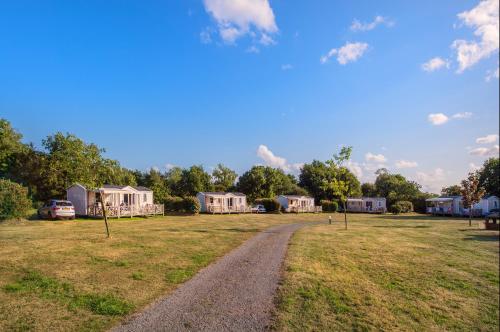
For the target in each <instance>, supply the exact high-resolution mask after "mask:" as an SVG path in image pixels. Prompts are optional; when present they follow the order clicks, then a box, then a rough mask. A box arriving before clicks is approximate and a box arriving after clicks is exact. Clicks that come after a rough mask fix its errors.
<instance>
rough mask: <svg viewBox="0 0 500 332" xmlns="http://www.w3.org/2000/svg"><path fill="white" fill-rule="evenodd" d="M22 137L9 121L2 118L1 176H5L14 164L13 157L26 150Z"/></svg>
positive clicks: (0, 121) (0, 137)
mask: <svg viewBox="0 0 500 332" xmlns="http://www.w3.org/2000/svg"><path fill="white" fill-rule="evenodd" d="M22 137H23V136H22V135H21V134H20V133H18V132H17V131H16V130H15V129H14V128H12V126H11V124H10V122H9V121H7V120H5V119H1V118H0V176H2V177H4V176H5V173H6V172H7V171H8V168H9V166H10V165H11V163H12V157H13V156H14V155H16V154H18V153H20V152H21V151H23V150H24V148H25V146H24V144H23V143H21V139H22Z"/></svg>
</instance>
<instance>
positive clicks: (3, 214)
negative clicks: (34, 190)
mask: <svg viewBox="0 0 500 332" xmlns="http://www.w3.org/2000/svg"><path fill="white" fill-rule="evenodd" d="M31 205H32V203H31V200H30V199H29V198H28V189H26V188H24V187H23V186H21V185H20V184H17V183H15V182H12V181H9V180H2V179H0V220H5V219H12V218H22V217H26V216H27V215H28V212H29V210H30V209H31Z"/></svg>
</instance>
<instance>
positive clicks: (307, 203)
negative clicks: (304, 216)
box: [276, 195, 321, 213]
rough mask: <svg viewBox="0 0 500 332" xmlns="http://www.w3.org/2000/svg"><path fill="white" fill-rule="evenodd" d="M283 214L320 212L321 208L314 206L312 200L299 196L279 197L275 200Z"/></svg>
mask: <svg viewBox="0 0 500 332" xmlns="http://www.w3.org/2000/svg"><path fill="white" fill-rule="evenodd" d="M276 199H277V200H278V202H279V203H280V204H281V207H282V209H283V210H284V211H285V212H296V213H298V212H320V211H321V206H314V198H312V197H309V196H300V195H279V196H278V197H277V198H276Z"/></svg>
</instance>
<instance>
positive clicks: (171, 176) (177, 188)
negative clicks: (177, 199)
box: [165, 167, 182, 196]
mask: <svg viewBox="0 0 500 332" xmlns="http://www.w3.org/2000/svg"><path fill="white" fill-rule="evenodd" d="M181 179H182V168H180V167H173V168H171V169H170V170H169V171H168V172H167V173H166V174H165V181H166V185H167V188H168V191H169V192H170V194H171V195H173V196H181V195H182V193H181V191H182V188H181Z"/></svg>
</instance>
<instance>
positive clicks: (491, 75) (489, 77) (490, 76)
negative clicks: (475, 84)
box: [484, 67, 499, 82]
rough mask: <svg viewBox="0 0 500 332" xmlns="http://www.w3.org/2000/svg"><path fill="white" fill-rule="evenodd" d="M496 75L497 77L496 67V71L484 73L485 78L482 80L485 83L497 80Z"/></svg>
mask: <svg viewBox="0 0 500 332" xmlns="http://www.w3.org/2000/svg"><path fill="white" fill-rule="evenodd" d="M498 75H499V72H498V67H497V69H496V70H488V71H487V72H486V77H485V78H484V79H485V81H486V82H490V81H491V80H492V79H494V78H496V79H498Z"/></svg>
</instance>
